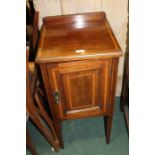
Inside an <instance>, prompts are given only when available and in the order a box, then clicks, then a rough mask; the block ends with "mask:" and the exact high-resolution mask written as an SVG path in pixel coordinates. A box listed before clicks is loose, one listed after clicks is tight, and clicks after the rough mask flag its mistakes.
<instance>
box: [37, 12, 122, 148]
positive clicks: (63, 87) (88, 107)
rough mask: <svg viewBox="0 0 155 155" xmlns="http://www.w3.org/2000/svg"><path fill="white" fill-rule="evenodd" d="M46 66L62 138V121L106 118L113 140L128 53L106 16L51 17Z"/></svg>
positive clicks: (43, 45)
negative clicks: (124, 58) (122, 61)
mask: <svg viewBox="0 0 155 155" xmlns="http://www.w3.org/2000/svg"><path fill="white" fill-rule="evenodd" d="M43 23H44V24H43V27H42V32H41V38H40V42H39V48H38V53H37V57H36V62H37V63H38V64H39V65H40V69H41V72H42V77H43V81H44V85H45V89H46V94H47V97H48V100H49V106H50V110H51V114H52V116H53V121H54V125H55V128H56V132H57V135H58V138H59V140H60V142H61V146H62V147H63V139H62V131H61V122H62V121H64V120H68V119H77V118H84V117H93V116H105V129H106V142H107V143H109V141H110V133H111V127H112V118H113V111H114V98H115V90H116V81H117V71H118V61H119V57H120V56H121V55H122V52H121V50H120V47H119V45H118V42H117V41H116V38H115V36H114V34H113V32H112V30H111V28H110V25H109V24H108V21H107V19H106V15H105V13H104V12H98V13H85V14H78V15H65V16H55V17H46V18H44V21H43Z"/></svg>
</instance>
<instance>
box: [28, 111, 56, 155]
mask: <svg viewBox="0 0 155 155" xmlns="http://www.w3.org/2000/svg"><path fill="white" fill-rule="evenodd" d="M30 118H31V119H32V121H33V123H34V124H35V125H36V126H37V128H38V129H39V130H40V132H41V133H42V134H43V135H44V136H45V138H46V140H47V141H48V142H49V144H50V145H51V147H52V148H54V150H55V151H56V152H57V151H58V149H59V142H58V141H57V140H56V141H55V140H54V137H53V135H52V133H51V132H50V130H49V129H48V128H47V127H46V126H45V124H44V123H43V121H42V119H41V117H40V116H39V114H37V113H36V114H35V115H31V114H30Z"/></svg>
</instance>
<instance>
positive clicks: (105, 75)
mask: <svg viewBox="0 0 155 155" xmlns="http://www.w3.org/2000/svg"><path fill="white" fill-rule="evenodd" d="M110 68H111V60H108V59H107V60H104V61H77V62H68V63H59V64H57V65H55V66H51V65H49V66H48V67H47V70H48V75H49V80H50V84H51V89H52V92H54V91H57V92H59V93H60V94H59V96H60V98H59V103H58V104H55V105H56V107H57V112H58V115H59V117H60V119H69V118H70V119H72V118H78V117H89V116H94V115H100V114H102V113H105V112H106V111H107V105H108V98H107V97H108V93H109V84H110V76H109V70H110ZM79 115H80V116H79Z"/></svg>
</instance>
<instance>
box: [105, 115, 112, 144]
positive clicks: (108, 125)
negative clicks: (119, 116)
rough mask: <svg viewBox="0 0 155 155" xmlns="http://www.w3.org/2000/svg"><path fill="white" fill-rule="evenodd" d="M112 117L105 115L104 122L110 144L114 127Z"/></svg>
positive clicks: (107, 140) (107, 141)
mask: <svg viewBox="0 0 155 155" xmlns="http://www.w3.org/2000/svg"><path fill="white" fill-rule="evenodd" d="M112 119H113V116H105V117H104V123H105V137H106V143H107V144H109V142H110V135H111V128H112Z"/></svg>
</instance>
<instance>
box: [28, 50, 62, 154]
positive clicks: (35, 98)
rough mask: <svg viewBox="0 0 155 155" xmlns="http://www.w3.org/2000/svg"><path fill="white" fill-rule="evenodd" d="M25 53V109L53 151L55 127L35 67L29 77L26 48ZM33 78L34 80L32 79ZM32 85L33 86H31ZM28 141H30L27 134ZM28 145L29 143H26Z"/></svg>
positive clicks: (55, 144)
mask: <svg viewBox="0 0 155 155" xmlns="http://www.w3.org/2000/svg"><path fill="white" fill-rule="evenodd" d="M26 52H27V53H26V54H27V63H26V110H27V113H28V115H29V118H30V119H31V120H32V121H33V123H34V124H35V126H36V127H37V128H38V129H39V130H40V132H41V133H42V134H43V136H44V137H45V139H46V140H47V141H48V143H49V144H50V145H51V147H52V148H54V150H55V151H57V150H58V149H59V146H60V144H59V140H58V138H57V135H56V132H55V127H54V124H53V122H52V119H51V118H50V116H49V115H48V113H47V111H46V109H45V106H44V102H43V101H44V100H43V97H44V93H43V91H42V90H41V89H40V87H39V82H38V78H37V76H36V75H35V73H37V72H36V68H35V71H34V74H33V75H32V76H33V77H32V78H31V79H30V76H29V75H30V74H29V62H28V55H29V54H28V53H29V51H28V49H27V51H26ZM34 80H35V81H34ZM32 86H33V87H32ZM27 136H28V142H30V141H31V139H30V136H29V134H28V135H27ZM28 145H29V144H28ZM29 148H30V149H31V148H33V145H32V144H30V147H29ZM32 151H33V150H32Z"/></svg>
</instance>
